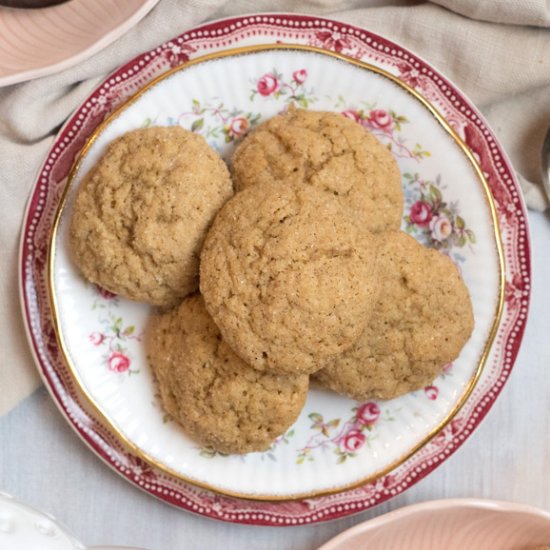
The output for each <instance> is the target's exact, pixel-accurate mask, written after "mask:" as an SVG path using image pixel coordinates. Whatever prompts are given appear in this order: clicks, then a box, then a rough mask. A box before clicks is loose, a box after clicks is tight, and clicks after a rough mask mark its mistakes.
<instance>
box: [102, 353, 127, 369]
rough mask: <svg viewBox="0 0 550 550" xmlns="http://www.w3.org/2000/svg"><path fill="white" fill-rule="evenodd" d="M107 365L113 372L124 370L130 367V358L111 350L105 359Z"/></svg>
mask: <svg viewBox="0 0 550 550" xmlns="http://www.w3.org/2000/svg"><path fill="white" fill-rule="evenodd" d="M107 365H108V367H109V370H111V371H113V372H119V373H120V372H126V371H127V370H128V369H129V368H130V359H129V358H128V356H127V355H124V353H121V352H120V351H113V353H111V355H110V356H109V359H107Z"/></svg>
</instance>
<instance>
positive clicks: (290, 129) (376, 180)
mask: <svg viewBox="0 0 550 550" xmlns="http://www.w3.org/2000/svg"><path fill="white" fill-rule="evenodd" d="M232 170H233V178H234V182H235V189H236V190H238V191H239V190H241V189H246V188H247V187H250V186H251V185H256V184H257V183H266V182H277V183H307V184H310V185H312V186H314V187H317V188H318V189H322V190H323V191H327V192H329V193H330V194H332V195H335V196H337V197H338V198H339V199H340V201H342V204H344V205H345V206H346V207H347V208H349V209H350V212H353V213H354V215H355V216H356V217H357V218H358V219H359V220H360V222H361V223H362V224H364V225H365V228H366V229H368V230H369V231H373V232H379V231H384V230H388V229H392V230H397V229H399V226H400V223H401V216H402V212H403V191H402V189H401V177H400V174H399V169H398V167H397V163H396V162H395V159H394V158H393V155H392V154H391V152H390V151H389V150H388V149H387V148H386V147H384V146H383V145H382V144H381V143H380V142H379V141H378V140H377V139H376V138H375V137H374V136H373V135H372V134H370V133H369V132H368V131H366V130H365V129H364V128H363V127H362V126H361V125H360V124H358V123H357V122H355V121H352V120H350V119H348V118H346V117H344V116H342V115H340V114H339V113H330V112H322V111H306V110H303V109H293V110H289V111H287V112H285V113H283V114H280V115H277V116H275V117H273V118H271V119H269V120H268V121H267V122H264V123H263V124H261V125H260V126H258V128H257V129H255V130H254V131H253V132H251V133H250V134H249V135H248V136H247V137H246V138H245V139H244V140H243V141H242V143H241V144H240V145H239V146H238V147H237V149H236V151H235V154H234V156H233V165H232Z"/></svg>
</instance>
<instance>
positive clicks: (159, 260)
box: [70, 126, 233, 306]
mask: <svg viewBox="0 0 550 550" xmlns="http://www.w3.org/2000/svg"><path fill="white" fill-rule="evenodd" d="M232 194H233V188H232V183H231V180H230V177H229V172H228V170H227V167H226V166H225V163H224V162H223V161H222V159H221V158H220V157H219V156H218V155H217V154H216V153H215V152H214V151H213V150H212V149H211V148H210V147H209V146H208V144H207V143H206V142H205V141H204V139H203V138H202V137H201V136H198V135H196V134H193V133H191V132H189V131H187V130H184V129H183V128H180V127H179V126H173V127H167V128H161V127H158V128H147V129H140V130H134V131H132V132H128V133H127V134H124V135H123V136H122V137H120V138H118V139H116V140H115V141H113V142H112V143H111V144H110V145H109V147H108V149H107V151H106V152H105V154H104V155H103V157H102V158H101V159H100V160H99V162H98V163H97V164H96V165H95V166H94V167H93V168H92V169H91V171H90V172H89V173H88V174H87V175H86V177H85V179H84V181H83V183H82V185H81V186H80V187H79V189H78V191H77V195H76V201H75V205H74V210H73V214H72V220H71V226H70V248H71V251H72V257H73V259H74V262H75V263H76V265H77V266H78V267H79V268H80V270H81V271H82V273H83V274H84V276H85V277H86V278H87V279H88V280H90V281H91V282H93V283H96V284H98V285H100V286H102V287H104V288H106V289H107V290H109V291H111V292H114V293H116V294H120V295H122V296H125V297H126V298H129V299H131V300H139V301H143V302H149V303H151V304H155V305H160V306H167V305H172V304H175V303H177V302H178V301H179V300H181V298H183V297H184V296H185V295H187V294H189V293H190V292H192V291H194V290H196V289H197V288H198V271H199V252H200V248H201V245H202V242H203V240H204V236H205V235H206V231H207V228H208V226H209V225H210V223H211V221H212V219H213V218H214V215H215V214H216V212H217V211H218V210H219V209H220V207H221V206H222V205H223V204H224V202H225V201H226V200H227V199H228V198H229V197H230V196H231V195H232Z"/></svg>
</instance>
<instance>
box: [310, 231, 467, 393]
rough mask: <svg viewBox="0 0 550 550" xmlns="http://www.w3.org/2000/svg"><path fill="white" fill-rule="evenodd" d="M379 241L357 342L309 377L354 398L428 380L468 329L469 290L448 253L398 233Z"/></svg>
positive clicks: (400, 389)
mask: <svg viewBox="0 0 550 550" xmlns="http://www.w3.org/2000/svg"><path fill="white" fill-rule="evenodd" d="M380 241H381V244H380V246H379V253H378V267H379V269H380V273H381V274H383V277H382V278H381V281H380V294H379V298H378V300H377V302H376V304H375V306H374V310H373V314H372V316H371V318H370V321H369V323H368V324H367V327H366V329H365V331H364V332H363V334H362V335H361V336H360V338H359V339H358V340H357V342H356V344H355V345H354V346H353V347H352V348H351V349H350V350H348V351H347V352H345V353H344V354H342V355H341V356H339V357H338V358H336V359H335V360H334V361H333V362H332V363H331V364H330V365H329V366H328V367H327V368H325V369H323V370H321V371H319V372H318V373H316V374H315V377H314V379H315V380H316V381H317V382H319V383H320V384H321V385H322V386H324V387H326V388H329V389H331V390H333V391H336V392H337V393H342V394H344V395H347V396H349V397H352V398H353V399H357V400H365V399H369V398H377V399H392V398H394V397H397V396H399V395H402V394H404V393H407V392H410V391H414V390H418V389H421V388H422V387H424V386H426V385H427V384H429V383H431V382H432V380H433V379H434V378H435V377H436V376H437V375H438V374H439V373H440V372H441V369H442V368H443V367H444V366H445V365H446V364H447V363H450V362H451V361H453V360H454V359H456V358H457V356H458V355H459V353H460V350H461V349H462V347H463V346H464V344H465V343H466V341H467V340H468V338H469V337H470V334H471V333H472V330H473V327H474V317H473V310H472V303H471V300H470V295H469V293H468V289H467V288H466V285H465V284H464V281H463V280H462V278H461V277H460V274H459V272H458V270H457V268H456V266H455V265H454V264H453V262H452V261H451V259H450V258H449V257H448V256H445V255H444V254H442V253H440V252H438V251H437V250H433V249H428V248H424V247H423V246H422V245H421V244H419V243H418V242H417V241H415V240H414V239H413V238H412V237H411V236H409V235H407V234H406V233H402V232H393V233H388V234H386V235H381V236H380Z"/></svg>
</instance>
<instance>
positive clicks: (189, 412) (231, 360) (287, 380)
mask: <svg viewBox="0 0 550 550" xmlns="http://www.w3.org/2000/svg"><path fill="white" fill-rule="evenodd" d="M146 349H147V355H148V358H149V362H150V364H151V367H152V368H153V371H154V373H155V376H156V378H157V381H158V385H159V388H160V395H161V399H162V403H163V406H164V408H165V410H166V411H167V412H168V413H169V414H170V415H171V416H172V417H173V419H174V420H176V421H177V422H179V423H180V424H181V425H182V426H183V428H184V429H185V430H186V431H187V432H188V433H189V434H190V435H192V436H193V437H194V438H196V439H197V440H198V441H200V442H201V443H202V444H203V445H205V446H208V447H209V448H211V449H213V450H216V451H218V452H221V453H228V454H229V453H248V452H252V451H262V450H265V449H267V448H269V446H270V445H271V444H272V442H273V440H274V439H275V438H276V437H278V436H279V435H281V434H283V433H285V432H286V430H287V429H288V427H289V426H290V425H291V424H292V423H293V422H294V421H295V420H296V418H297V417H298V415H299V414H300V411H301V410H302V407H303V405H304V401H305V398H306V395H307V390H308V384H309V381H308V377H307V376H305V375H296V376H282V375H279V374H274V373H269V372H265V373H261V372H259V371H257V370H255V369H252V368H250V367H249V366H248V365H247V364H246V363H245V362H244V361H243V360H242V359H240V358H239V357H238V356H237V355H235V354H234V353H233V351H231V349H230V348H229V346H228V345H227V344H226V343H225V342H224V341H223V340H222V337H221V335H220V331H219V330H218V328H217V326H216V325H215V323H214V321H213V320H212V318H211V317H210V315H209V314H208V312H207V311H206V308H205V307H204V301H203V299H202V297H201V296H200V295H198V294H195V295H192V296H189V297H187V298H186V299H185V300H184V301H183V302H182V304H181V305H180V306H179V307H178V308H176V309H173V310H171V311H169V312H167V313H160V314H156V315H154V316H153V318H152V319H151V321H150V323H149V325H148V327H147V332H146Z"/></svg>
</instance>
